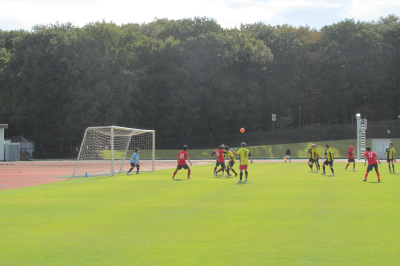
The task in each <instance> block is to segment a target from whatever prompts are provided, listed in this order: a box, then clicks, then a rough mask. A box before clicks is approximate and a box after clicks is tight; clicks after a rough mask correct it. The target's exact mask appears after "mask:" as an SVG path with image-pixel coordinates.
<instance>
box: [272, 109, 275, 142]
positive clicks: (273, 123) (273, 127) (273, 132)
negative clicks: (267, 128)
mask: <svg viewBox="0 0 400 266" xmlns="http://www.w3.org/2000/svg"><path fill="white" fill-rule="evenodd" d="M275 121H276V114H272V140H274V139H275Z"/></svg>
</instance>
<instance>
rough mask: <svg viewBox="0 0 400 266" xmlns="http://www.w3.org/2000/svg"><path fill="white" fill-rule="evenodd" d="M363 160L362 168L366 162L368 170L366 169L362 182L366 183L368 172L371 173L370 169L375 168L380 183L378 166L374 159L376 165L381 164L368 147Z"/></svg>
mask: <svg viewBox="0 0 400 266" xmlns="http://www.w3.org/2000/svg"><path fill="white" fill-rule="evenodd" d="M364 158H365V162H364V166H365V164H366V163H367V160H368V168H367V172H366V173H365V179H364V182H365V181H367V177H368V173H369V171H372V169H374V168H375V172H376V175H377V176H378V182H381V177H380V175H379V172H378V164H377V162H376V159H375V158H377V159H378V163H379V164H381V162H380V161H379V156H378V155H377V154H376V153H375V152H373V151H371V147H369V146H368V147H367V151H366V152H365V153H364Z"/></svg>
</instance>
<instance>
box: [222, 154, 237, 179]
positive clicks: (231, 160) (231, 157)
mask: <svg viewBox="0 0 400 266" xmlns="http://www.w3.org/2000/svg"><path fill="white" fill-rule="evenodd" d="M225 152H226V153H227V154H228V159H229V163H228V167H227V170H226V171H227V173H228V174H227V175H226V176H231V174H229V170H232V172H234V173H235V177H236V176H237V175H238V174H237V173H236V171H235V169H233V166H234V165H235V162H236V158H235V155H234V154H233V152H232V151H230V150H229V147H228V146H226V147H225Z"/></svg>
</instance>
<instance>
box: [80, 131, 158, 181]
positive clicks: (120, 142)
mask: <svg viewBox="0 0 400 266" xmlns="http://www.w3.org/2000/svg"><path fill="white" fill-rule="evenodd" d="M136 148H138V149H139V150H140V154H139V155H140V162H141V163H142V165H141V167H140V171H152V172H153V171H154V170H155V169H154V160H155V131H154V130H143V129H135V128H125V127H117V126H108V127H88V128H87V129H86V131H85V135H84V137H83V141H82V144H81V148H80V150H79V153H78V158H77V160H76V164H75V168H74V172H73V174H72V176H96V175H110V176H114V174H115V173H121V172H123V171H128V170H129V168H130V164H129V159H130V158H131V156H132V154H133V153H134V152H135V149H136Z"/></svg>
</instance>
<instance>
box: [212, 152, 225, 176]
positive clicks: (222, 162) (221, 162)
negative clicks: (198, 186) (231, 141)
mask: <svg viewBox="0 0 400 266" xmlns="http://www.w3.org/2000/svg"><path fill="white" fill-rule="evenodd" d="M214 154H216V155H217V166H218V165H219V166H221V169H219V170H218V171H215V170H217V166H215V168H214V175H217V174H218V173H219V172H221V171H222V173H224V171H225V154H224V147H223V146H220V147H219V149H218V150H216V151H215V152H213V153H212V154H211V155H210V156H209V157H211V156H213V155H214ZM226 173H227V174H229V173H228V171H226Z"/></svg>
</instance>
